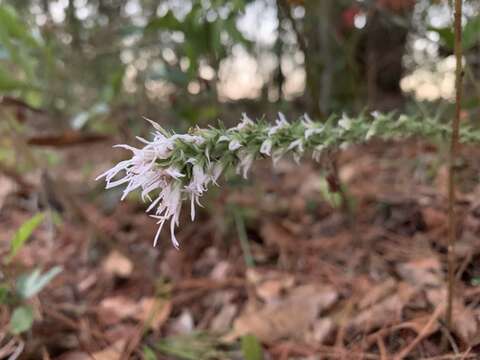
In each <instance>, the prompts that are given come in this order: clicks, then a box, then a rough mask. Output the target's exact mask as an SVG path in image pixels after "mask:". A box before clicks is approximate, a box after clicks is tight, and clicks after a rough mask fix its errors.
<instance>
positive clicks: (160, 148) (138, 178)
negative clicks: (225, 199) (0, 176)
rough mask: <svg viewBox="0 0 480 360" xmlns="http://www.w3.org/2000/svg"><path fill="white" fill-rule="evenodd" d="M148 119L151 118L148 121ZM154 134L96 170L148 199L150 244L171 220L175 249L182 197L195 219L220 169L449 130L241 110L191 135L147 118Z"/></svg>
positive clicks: (407, 121)
mask: <svg viewBox="0 0 480 360" xmlns="http://www.w3.org/2000/svg"><path fill="white" fill-rule="evenodd" d="M148 121H150V120H148ZM150 123H151V124H152V126H153V129H154V132H153V137H152V139H151V140H146V139H143V138H138V140H139V141H140V142H141V143H143V147H142V148H135V147H132V146H130V145H125V144H122V145H117V147H120V148H124V149H126V150H129V151H131V152H132V156H131V158H130V159H127V160H124V161H121V162H120V163H118V164H117V165H115V166H114V167H113V168H112V169H110V170H108V171H106V172H105V173H104V174H102V175H100V176H99V177H98V178H97V179H100V178H105V180H106V188H107V189H109V188H112V187H116V186H120V185H126V187H125V189H124V191H123V196H122V199H124V198H125V197H126V196H127V195H128V194H129V193H131V192H132V191H136V190H139V191H140V192H141V197H142V199H143V200H144V201H147V202H150V205H149V206H148V209H147V212H148V213H150V214H151V216H152V217H153V218H155V219H156V220H157V221H158V225H159V227H158V231H157V234H156V235H155V240H154V245H156V244H157V241H158V239H159V236H160V232H161V230H162V228H163V226H164V224H165V223H166V222H169V225H170V237H171V241H172V243H173V245H174V246H175V247H176V248H178V247H179V246H180V244H179V242H178V240H177V239H176V236H175V228H176V227H178V226H179V222H180V213H181V210H182V208H183V207H184V203H185V202H189V203H190V217H191V219H192V220H194V219H195V213H196V207H197V206H201V204H200V198H201V197H202V196H203V195H204V193H205V192H206V191H207V190H208V188H209V187H210V186H211V185H212V184H213V185H217V184H218V179H219V178H220V176H221V175H222V174H225V173H230V172H231V170H235V171H236V173H237V174H240V175H242V176H243V177H244V178H246V177H247V176H248V173H249V171H250V168H251V167H252V165H253V163H254V161H255V160H256V159H259V158H271V159H272V160H273V164H274V165H275V164H276V163H277V162H278V161H279V160H280V159H281V158H282V157H284V156H286V155H291V156H292V157H293V158H294V159H295V160H296V161H297V162H298V161H300V159H301V158H302V157H304V156H305V155H306V154H309V156H311V157H312V158H313V159H315V160H319V159H320V157H321V155H322V154H323V153H324V152H330V151H332V150H336V149H342V148H345V147H346V146H349V145H351V144H356V143H362V142H366V141H368V140H370V139H372V138H374V137H375V138H380V139H396V138H405V137H410V136H419V137H422V138H437V139H438V138H441V139H444V138H446V137H447V136H449V135H450V133H451V129H450V127H449V126H448V125H447V124H441V123H438V122H437V121H435V120H432V119H420V118H414V117H408V116H406V115H400V116H395V115H393V114H380V113H376V112H375V113H372V114H371V115H361V116H359V117H357V118H350V117H348V116H346V115H343V116H341V117H336V116H332V117H330V118H329V119H328V120H327V121H322V122H320V121H313V120H311V119H310V118H309V117H308V116H307V115H305V116H303V117H301V118H300V119H298V120H296V121H293V122H289V121H287V119H286V118H285V117H284V116H283V115H282V114H279V116H278V119H277V120H276V122H275V123H274V124H269V123H268V122H266V121H264V120H260V121H253V120H251V119H250V118H248V117H247V116H246V115H243V118H242V120H241V122H240V123H239V124H238V125H237V126H235V127H232V128H229V129H226V128H224V127H223V126H219V127H218V128H215V127H209V128H203V129H202V128H198V127H197V128H194V129H191V131H190V132H189V133H188V134H182V135H179V134H174V133H171V132H168V131H166V130H165V129H163V128H162V127H161V126H160V125H158V124H157V123H155V122H153V121H150ZM460 138H461V140H462V141H465V142H471V141H475V142H480V133H479V132H478V131H477V132H476V131H471V129H469V128H462V129H461V131H460Z"/></svg>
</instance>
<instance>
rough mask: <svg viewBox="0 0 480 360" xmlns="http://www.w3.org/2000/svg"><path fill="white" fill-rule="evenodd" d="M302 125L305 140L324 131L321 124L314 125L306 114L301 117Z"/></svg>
mask: <svg viewBox="0 0 480 360" xmlns="http://www.w3.org/2000/svg"><path fill="white" fill-rule="evenodd" d="M302 125H303V126H304V127H305V133H304V135H305V140H308V138H309V137H310V136H312V135H314V134H320V133H321V132H322V131H324V129H325V127H324V125H323V124H321V123H314V122H313V121H312V119H310V117H309V116H308V115H307V114H305V115H303V119H302Z"/></svg>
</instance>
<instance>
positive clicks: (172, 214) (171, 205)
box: [147, 183, 182, 249]
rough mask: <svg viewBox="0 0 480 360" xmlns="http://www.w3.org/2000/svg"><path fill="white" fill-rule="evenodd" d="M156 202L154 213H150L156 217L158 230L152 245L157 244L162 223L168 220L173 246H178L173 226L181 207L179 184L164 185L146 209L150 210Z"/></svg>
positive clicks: (177, 221) (176, 221)
mask: <svg viewBox="0 0 480 360" xmlns="http://www.w3.org/2000/svg"><path fill="white" fill-rule="evenodd" d="M156 204H158V207H157V210H156V211H155V215H152V217H153V218H155V219H158V222H157V224H158V225H159V226H158V230H157V234H156V235H155V239H154V241H153V246H156V245H157V242H158V238H159V236H160V232H161V231H162V228H163V225H164V224H165V222H166V221H167V220H170V237H171V240H172V243H173V246H175V248H177V249H178V248H179V247H180V244H179V243H178V241H177V238H176V237H175V226H176V225H177V226H178V223H179V218H180V211H181V209H182V198H181V190H180V185H179V184H175V183H173V184H169V185H168V186H166V187H164V188H163V190H162V191H161V192H160V195H159V196H158V198H157V199H156V200H155V201H154V202H152V204H151V205H150V206H149V208H148V209H147V211H149V210H151V209H152V208H153V207H154V206H155V205H156Z"/></svg>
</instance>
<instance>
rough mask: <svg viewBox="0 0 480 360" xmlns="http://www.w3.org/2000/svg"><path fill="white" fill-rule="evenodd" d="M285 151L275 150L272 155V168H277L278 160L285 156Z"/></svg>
mask: <svg viewBox="0 0 480 360" xmlns="http://www.w3.org/2000/svg"><path fill="white" fill-rule="evenodd" d="M285 151H286V150H285V149H277V150H275V151H274V152H273V153H272V161H273V166H277V164H278V162H279V161H280V159H281V158H282V157H283V155H285Z"/></svg>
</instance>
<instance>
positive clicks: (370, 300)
mask: <svg viewBox="0 0 480 360" xmlns="http://www.w3.org/2000/svg"><path fill="white" fill-rule="evenodd" d="M396 285H397V282H396V281H395V280H394V279H393V278H388V279H387V280H385V281H384V282H382V283H381V284H378V285H376V286H374V287H373V288H372V289H370V290H369V291H368V292H367V293H366V294H365V296H364V297H363V298H362V299H361V300H360V301H359V303H358V308H359V309H360V310H363V309H365V308H367V307H369V306H372V305H374V304H376V303H377V302H379V301H380V300H382V299H384V298H385V297H386V296H388V295H390V294H391V293H392V292H393V291H394V290H395V289H396Z"/></svg>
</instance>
